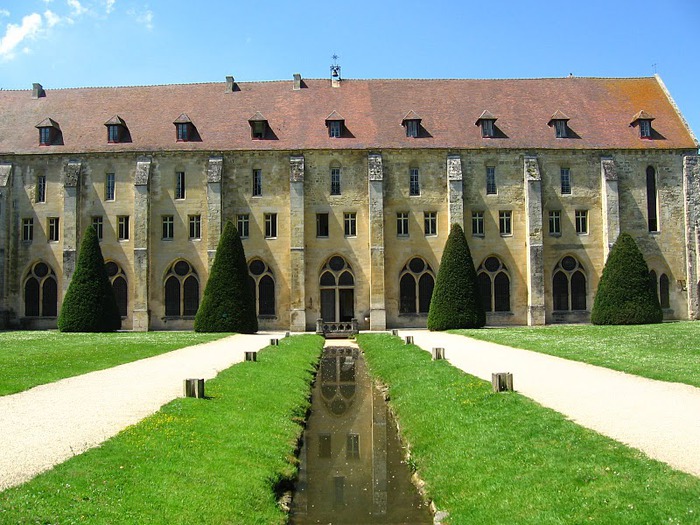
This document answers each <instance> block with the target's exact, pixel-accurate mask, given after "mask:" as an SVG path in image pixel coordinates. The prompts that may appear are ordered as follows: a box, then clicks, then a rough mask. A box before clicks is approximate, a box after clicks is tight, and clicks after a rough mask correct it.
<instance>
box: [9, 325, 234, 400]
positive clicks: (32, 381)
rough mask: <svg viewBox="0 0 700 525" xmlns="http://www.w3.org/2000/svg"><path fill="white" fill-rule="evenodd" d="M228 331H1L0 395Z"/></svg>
mask: <svg viewBox="0 0 700 525" xmlns="http://www.w3.org/2000/svg"><path fill="white" fill-rule="evenodd" d="M225 335H230V334H200V333H195V332H115V333H98V334H84V333H62V332H58V331H18V332H0V371H1V373H0V396H4V395H8V394H14V393H17V392H21V391H23V390H27V389H29V388H32V387H35V386H37V385H43V384H46V383H52V382H54V381H58V380H59V379H64V378H66V377H73V376H77V375H81V374H85V373H87V372H93V371H95V370H103V369H106V368H111V367H113V366H117V365H121V364H124V363H128V362H131V361H136V360H138V359H143V358H145V357H152V356H154V355H158V354H163V353H165V352H170V351H171V350H176V349H178V348H183V347H185V346H190V345H195V344H199V343H206V342H208V341H213V340H215V339H220V338H221V337H223V336H225Z"/></svg>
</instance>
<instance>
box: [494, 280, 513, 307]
mask: <svg viewBox="0 0 700 525" xmlns="http://www.w3.org/2000/svg"><path fill="white" fill-rule="evenodd" d="M493 299H494V301H493V302H494V310H495V311H496V312H510V279H509V278H508V276H507V275H506V273H505V272H500V273H499V274H498V275H496V278H495V279H494V280H493Z"/></svg>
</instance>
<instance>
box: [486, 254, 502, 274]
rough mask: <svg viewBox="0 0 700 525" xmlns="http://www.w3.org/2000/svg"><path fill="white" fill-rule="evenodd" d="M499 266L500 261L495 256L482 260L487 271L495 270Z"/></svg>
mask: <svg viewBox="0 0 700 525" xmlns="http://www.w3.org/2000/svg"><path fill="white" fill-rule="evenodd" d="M500 267H501V261H499V260H498V258H496V257H489V258H488V259H486V260H485V261H484V268H486V269H487V270H488V271H489V272H495V271H496V270H498V269H499V268H500Z"/></svg>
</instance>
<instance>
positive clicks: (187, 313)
mask: <svg viewBox="0 0 700 525" xmlns="http://www.w3.org/2000/svg"><path fill="white" fill-rule="evenodd" d="M164 287H165V315H166V316H168V317H191V316H194V315H195V314H196V313H197V309H198V308H199V279H198V277H197V272H195V270H194V268H192V265H191V264H190V263H188V262H187V261H184V260H182V259H180V260H179V261H175V262H174V263H173V264H172V265H171V266H170V268H168V271H167V272H166V274H165V286H164Z"/></svg>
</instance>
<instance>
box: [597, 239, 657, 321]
mask: <svg viewBox="0 0 700 525" xmlns="http://www.w3.org/2000/svg"><path fill="white" fill-rule="evenodd" d="M662 320H663V311H662V310H661V305H660V304H659V299H658V297H657V296H656V291H655V290H653V289H652V287H651V286H650V285H649V268H648V267H647V263H646V261H645V260H644V256H643V255H642V252H640V251H639V248H638V247H637V243H635V242H634V239H633V238H632V237H631V236H630V235H629V234H627V233H622V234H620V236H619V237H618V238H617V241H615V244H614V245H613V247H612V249H611V250H610V254H609V255H608V260H607V261H606V262H605V268H603V275H602V276H601V278H600V283H598V291H597V292H596V296H595V301H594V302H593V310H592V311H591V322H592V323H593V324H648V323H660V322H661V321H662Z"/></svg>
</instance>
